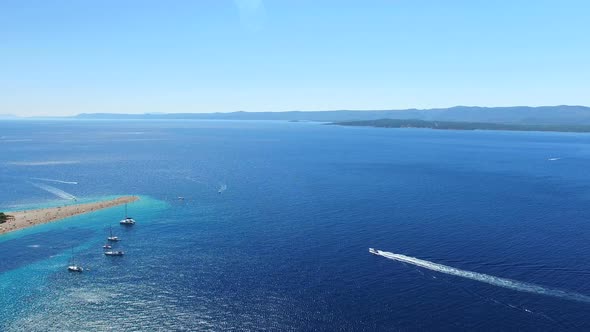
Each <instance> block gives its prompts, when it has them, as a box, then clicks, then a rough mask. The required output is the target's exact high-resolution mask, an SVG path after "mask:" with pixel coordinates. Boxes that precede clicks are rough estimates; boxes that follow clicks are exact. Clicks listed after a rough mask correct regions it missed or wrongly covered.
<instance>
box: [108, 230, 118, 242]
mask: <svg viewBox="0 0 590 332" xmlns="http://www.w3.org/2000/svg"><path fill="white" fill-rule="evenodd" d="M109 229H110V236H109V237H107V241H111V242H117V241H120V239H119V237H118V236H114V235H113V228H112V227H109Z"/></svg>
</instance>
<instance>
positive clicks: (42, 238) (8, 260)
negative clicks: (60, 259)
mask: <svg viewBox="0 0 590 332" xmlns="http://www.w3.org/2000/svg"><path fill="white" fill-rule="evenodd" d="M95 235H96V232H94V231H92V230H89V229H85V228H77V227H70V228H67V235H64V230H59V231H58V230H50V231H46V232H43V233H37V234H31V235H26V236H23V237H20V238H18V239H14V240H7V241H2V242H0V252H2V257H1V259H0V273H2V272H6V271H10V270H13V269H18V268H20V267H23V266H27V265H29V264H33V263H35V262H38V261H42V260H46V259H49V258H51V257H53V256H55V255H59V254H63V253H67V254H68V255H70V252H71V250H72V249H73V248H75V247H77V246H79V245H81V244H84V243H86V242H87V241H88V240H89V239H91V238H92V237H93V236H95Z"/></svg>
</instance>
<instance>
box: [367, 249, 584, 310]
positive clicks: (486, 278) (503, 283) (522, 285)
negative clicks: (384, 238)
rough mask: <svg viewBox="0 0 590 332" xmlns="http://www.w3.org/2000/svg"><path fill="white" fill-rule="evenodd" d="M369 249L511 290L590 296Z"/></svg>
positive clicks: (569, 297) (574, 297)
mask: <svg viewBox="0 0 590 332" xmlns="http://www.w3.org/2000/svg"><path fill="white" fill-rule="evenodd" d="M369 251H370V252H371V253H372V254H375V255H379V256H383V257H385V258H389V259H392V260H395V261H399V262H404V263H408V264H412V265H416V266H419V267H423V268H425V269H429V270H432V271H436V272H441V273H445V274H450V275H454V276H458V277H463V278H467V279H471V280H476V281H480V282H485V283H486V284H490V285H494V286H498V287H504V288H508V289H513V290H516V291H520V292H527V293H533V294H541V295H547V296H553V297H558V298H562V299H567V300H573V301H579V302H585V303H590V296H587V295H584V294H579V293H575V292H569V291H564V290H559V289H553V288H548V287H544V286H539V285H535V284H530V283H526V282H521V281H516V280H512V279H506V278H499V277H494V276H491V275H488V274H483V273H477V272H472V271H466V270H461V269H457V268H454V267H451V266H446V265H442V264H437V263H433V262H429V261H425V260H422V259H418V258H414V257H409V256H405V255H401V254H394V253H392V252H387V251H381V250H376V249H369Z"/></svg>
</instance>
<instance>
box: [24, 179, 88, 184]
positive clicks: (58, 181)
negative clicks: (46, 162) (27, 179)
mask: <svg viewBox="0 0 590 332" xmlns="http://www.w3.org/2000/svg"><path fill="white" fill-rule="evenodd" d="M31 179H33V180H39V181H48V182H56V183H64V184H78V182H76V181H62V180H54V179H45V178H31Z"/></svg>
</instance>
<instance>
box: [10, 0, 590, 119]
mask: <svg viewBox="0 0 590 332" xmlns="http://www.w3.org/2000/svg"><path fill="white" fill-rule="evenodd" d="M0 9H1V10H0V28H1V29H0V41H2V42H1V43H0V60H2V63H4V64H6V65H5V68H3V75H2V78H1V79H0V114H15V115H18V116H62V115H74V114H79V113H132V114H135V113H155V112H162V113H184V112H186V113H205V112H206V113H208V112H235V111H259V112H264V111H290V110H339V109H365V110H391V109H408V108H418V109H428V108H444V107H452V106H456V105H476V106H487V107H496V106H515V105H525V106H543V105H590V95H589V94H588V93H587V91H589V88H590V87H589V83H588V81H587V80H586V79H585V78H586V77H588V76H589V75H590V65H589V64H588V61H587V59H588V58H589V57H590V46H589V45H590V44H589V43H588V42H587V41H588V37H587V31H589V30H590V22H588V20H587V19H586V17H585V16H586V15H585V13H587V12H588V10H590V3H587V2H585V1H581V0H572V1H520V2H518V3H514V2H510V1H501V2H495V3H475V2H467V1H451V2H445V3H444V4H443V3H439V2H434V1H423V2H415V1H395V2H389V1H375V2H372V3H370V4H367V3H362V4H361V3H354V2H340V1H339V2H336V1H325V2H322V3H321V4H318V3H316V2H311V1H302V2H297V3H286V2H281V1H261V0H236V1H214V2H213V1H212V2H198V3H197V2H190V1H175V2H174V3H173V4H172V5H171V4H169V3H167V4H163V3H159V2H157V1H141V2H140V1H128V2H125V3H120V2H117V1H101V2H100V3H99V2H95V3H89V2H86V3H82V2H80V3H77V2H61V1H53V2H49V1H5V2H3V3H2V4H1V5H0ZM417 18H419V19H417Z"/></svg>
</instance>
